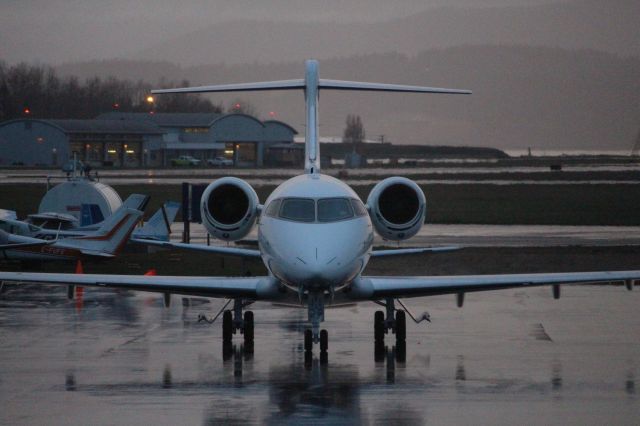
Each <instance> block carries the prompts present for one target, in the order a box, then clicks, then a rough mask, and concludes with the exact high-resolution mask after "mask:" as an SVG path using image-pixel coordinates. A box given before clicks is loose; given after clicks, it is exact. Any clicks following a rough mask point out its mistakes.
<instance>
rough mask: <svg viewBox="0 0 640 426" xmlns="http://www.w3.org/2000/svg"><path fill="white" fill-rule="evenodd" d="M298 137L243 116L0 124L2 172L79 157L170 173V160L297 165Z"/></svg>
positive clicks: (128, 116) (119, 116)
mask: <svg viewBox="0 0 640 426" xmlns="http://www.w3.org/2000/svg"><path fill="white" fill-rule="evenodd" d="M296 134H297V131H296V130H295V129H294V128H292V127H291V126H289V125H288V124H286V123H283V122H281V121H275V120H268V121H264V122H263V121H260V120H258V119H257V118H255V117H252V116H250V115H246V114H208V113H207V114H205V113H154V114H151V113H120V112H110V113H105V114H101V115H100V116H98V117H97V118H96V119H94V120H40V119H16V120H10V121H5V122H3V123H0V165H11V164H24V165H43V166H50V165H62V164H63V163H64V162H66V161H67V159H68V158H70V157H71V156H72V155H73V153H74V152H76V153H77V154H78V159H80V160H82V161H83V162H87V163H89V164H91V165H92V166H115V167H138V166H151V167H153V166H166V165H169V164H170V161H171V159H172V158H176V157H178V156H180V155H191V156H193V157H195V158H199V159H201V160H206V159H209V158H214V157H226V158H229V159H232V160H233V161H234V164H235V165H236V166H237V167H254V166H257V167H261V166H279V165H298V164H301V163H302V156H303V149H302V146H301V145H299V144H294V143H293V138H294V136H295V135H296Z"/></svg>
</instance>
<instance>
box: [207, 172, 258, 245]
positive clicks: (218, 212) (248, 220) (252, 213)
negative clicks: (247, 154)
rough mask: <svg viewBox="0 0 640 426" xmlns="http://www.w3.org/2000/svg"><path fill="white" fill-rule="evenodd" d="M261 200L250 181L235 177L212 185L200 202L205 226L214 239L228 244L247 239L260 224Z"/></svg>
mask: <svg viewBox="0 0 640 426" xmlns="http://www.w3.org/2000/svg"><path fill="white" fill-rule="evenodd" d="M258 211H259V200H258V195H257V194H256V191H254V189H253V188H252V187H251V185H249V184H248V183H247V182H245V181H243V180H242V179H238V178H234V177H225V178H221V179H217V180H216V181H214V182H212V183H211V184H209V186H208V187H207V189H205V190H204V192H203V193H202V198H201V199H200V213H201V216H202V223H203V225H204V227H205V228H206V229H207V231H208V232H209V234H211V236H212V237H214V238H217V239H220V240H224V241H237V240H239V239H242V238H244V237H245V236H246V235H247V234H248V233H249V232H251V229H252V228H253V225H254V224H255V223H256V219H257V217H258Z"/></svg>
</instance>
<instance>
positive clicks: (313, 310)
mask: <svg viewBox="0 0 640 426" xmlns="http://www.w3.org/2000/svg"><path fill="white" fill-rule="evenodd" d="M308 297H309V303H308V320H309V322H310V323H311V328H307V329H306V330H305V331H304V351H305V355H306V354H307V353H308V354H310V353H311V350H312V349H313V344H314V343H320V353H321V355H322V354H326V353H327V350H328V349H329V333H328V332H327V330H320V323H321V322H322V321H324V292H309V295H308ZM325 358H326V357H325ZM321 359H322V357H321Z"/></svg>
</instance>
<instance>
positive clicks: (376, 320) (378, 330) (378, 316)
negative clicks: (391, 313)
mask: <svg viewBox="0 0 640 426" xmlns="http://www.w3.org/2000/svg"><path fill="white" fill-rule="evenodd" d="M373 335H374V339H375V341H376V342H381V341H383V340H384V312H382V311H376V313H375V315H374V317H373Z"/></svg>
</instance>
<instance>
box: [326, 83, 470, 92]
mask: <svg viewBox="0 0 640 426" xmlns="http://www.w3.org/2000/svg"><path fill="white" fill-rule="evenodd" d="M318 88H319V89H333V90H360V91H372V92H407V93H443V94H449V95H470V94H471V91H470V90H459V89H444V88H440V87H425V86H407V85H404V84H385V83H367V82H361V81H342V80H324V79H320V82H319V84H318Z"/></svg>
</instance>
